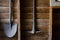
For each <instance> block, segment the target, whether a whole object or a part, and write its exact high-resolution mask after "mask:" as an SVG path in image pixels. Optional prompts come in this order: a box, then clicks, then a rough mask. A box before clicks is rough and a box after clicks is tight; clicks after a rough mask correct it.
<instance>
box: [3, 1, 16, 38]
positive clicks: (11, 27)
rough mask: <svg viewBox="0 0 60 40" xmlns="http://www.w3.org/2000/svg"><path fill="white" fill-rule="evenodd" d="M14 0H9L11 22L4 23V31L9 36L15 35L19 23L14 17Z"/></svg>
mask: <svg viewBox="0 0 60 40" xmlns="http://www.w3.org/2000/svg"><path fill="white" fill-rule="evenodd" d="M12 6H13V0H9V19H10V20H9V23H8V24H5V25H4V32H5V34H6V36H7V37H9V38H11V37H13V36H14V35H15V34H16V32H17V23H15V22H14V19H13V10H12V9H13V8H12Z"/></svg>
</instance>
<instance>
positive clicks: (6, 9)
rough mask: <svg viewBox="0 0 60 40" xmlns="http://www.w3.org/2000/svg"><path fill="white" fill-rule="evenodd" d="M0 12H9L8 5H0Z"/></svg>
mask: <svg viewBox="0 0 60 40" xmlns="http://www.w3.org/2000/svg"><path fill="white" fill-rule="evenodd" d="M0 13H9V8H8V7H0Z"/></svg>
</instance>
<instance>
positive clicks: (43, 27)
mask: <svg viewBox="0 0 60 40" xmlns="http://www.w3.org/2000/svg"><path fill="white" fill-rule="evenodd" d="M48 26H49V25H45V26H41V25H36V29H38V30H44V31H48V30H49V27H48ZM21 29H22V30H25V31H28V30H32V25H22V27H21Z"/></svg>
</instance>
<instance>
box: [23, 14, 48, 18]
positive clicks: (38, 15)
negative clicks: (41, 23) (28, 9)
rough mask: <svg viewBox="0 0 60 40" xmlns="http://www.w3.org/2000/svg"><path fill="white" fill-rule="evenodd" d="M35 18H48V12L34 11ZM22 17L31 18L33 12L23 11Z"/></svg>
mask: <svg viewBox="0 0 60 40" xmlns="http://www.w3.org/2000/svg"><path fill="white" fill-rule="evenodd" d="M35 16H36V19H48V18H49V13H36V14H35ZM22 18H24V19H25V18H26V19H32V18H33V13H30V14H28V13H25V14H23V15H22Z"/></svg>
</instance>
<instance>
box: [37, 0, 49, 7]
mask: <svg viewBox="0 0 60 40" xmlns="http://www.w3.org/2000/svg"><path fill="white" fill-rule="evenodd" d="M49 5H50V0H36V6H38V7H49Z"/></svg>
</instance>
